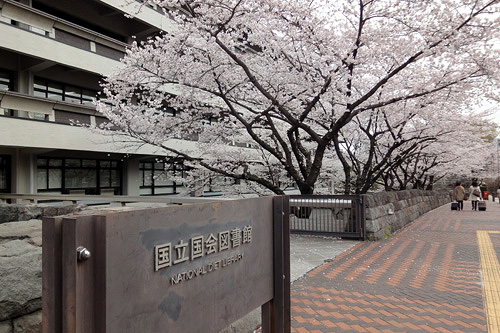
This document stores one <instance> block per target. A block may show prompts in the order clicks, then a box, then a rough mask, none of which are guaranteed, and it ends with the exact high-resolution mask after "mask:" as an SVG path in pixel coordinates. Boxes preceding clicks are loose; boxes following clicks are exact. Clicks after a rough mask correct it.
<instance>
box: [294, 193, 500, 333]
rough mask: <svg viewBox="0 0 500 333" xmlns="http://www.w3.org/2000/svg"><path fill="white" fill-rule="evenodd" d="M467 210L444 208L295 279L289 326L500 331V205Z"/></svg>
mask: <svg viewBox="0 0 500 333" xmlns="http://www.w3.org/2000/svg"><path fill="white" fill-rule="evenodd" d="M464 208H465V211H463V212H457V211H451V210H450V207H449V205H445V206H442V207H440V208H438V209H435V210H433V211H431V212H429V213H427V214H425V215H424V216H422V217H420V218H419V219H418V220H417V221H415V222H414V223H412V224H411V225H410V226H408V227H407V228H405V229H404V230H402V231H401V232H399V233H398V234H396V235H395V236H393V237H392V238H390V239H386V240H381V241H376V242H360V243H358V244H356V245H354V246H352V247H351V248H350V249H349V250H347V251H346V252H344V253H342V254H341V255H339V256H337V257H335V258H334V259H333V260H332V261H330V262H327V263H325V264H323V265H321V266H319V267H317V268H316V269H314V270H312V271H310V272H309V273H307V274H306V275H305V276H304V277H302V278H300V279H298V280H295V281H294V282H293V284H292V286H291V288H292V291H291V293H292V294H291V305H292V309H291V311H292V330H291V331H292V332H316V333H319V332H416V331H418V332H488V331H489V332H500V265H499V263H498V259H497V256H499V255H500V204H499V203H498V202H492V201H488V202H487V210H486V211H485V212H479V211H471V206H470V202H465V203H464ZM292 266H293V265H292Z"/></svg>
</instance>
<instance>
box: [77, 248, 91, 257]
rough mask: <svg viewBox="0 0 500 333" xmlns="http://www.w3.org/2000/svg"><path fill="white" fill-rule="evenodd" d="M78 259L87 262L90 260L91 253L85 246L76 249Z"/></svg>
mask: <svg viewBox="0 0 500 333" xmlns="http://www.w3.org/2000/svg"><path fill="white" fill-rule="evenodd" d="M76 258H77V259H78V261H86V260H88V259H89V258H90V251H89V250H87V249H86V248H85V247H83V246H79V247H77V248H76Z"/></svg>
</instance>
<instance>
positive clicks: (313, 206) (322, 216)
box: [290, 195, 365, 240]
mask: <svg viewBox="0 0 500 333" xmlns="http://www.w3.org/2000/svg"><path fill="white" fill-rule="evenodd" d="M363 199H364V198H363V196H362V195H292V196H290V231H291V232H292V233H306V234H322V235H330V236H337V237H342V238H357V239H360V240H364V239H365V205H364V200H363Z"/></svg>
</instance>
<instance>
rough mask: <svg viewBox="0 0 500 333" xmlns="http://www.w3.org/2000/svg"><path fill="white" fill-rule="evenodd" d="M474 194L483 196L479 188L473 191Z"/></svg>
mask: <svg viewBox="0 0 500 333" xmlns="http://www.w3.org/2000/svg"><path fill="white" fill-rule="evenodd" d="M472 194H473V195H475V196H476V197H480V196H481V192H479V191H478V190H474V191H472Z"/></svg>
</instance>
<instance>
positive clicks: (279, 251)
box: [262, 196, 291, 333]
mask: <svg viewBox="0 0 500 333" xmlns="http://www.w3.org/2000/svg"><path fill="white" fill-rule="evenodd" d="M273 209H274V218H273V230H274V231H273V233H274V234H273V238H274V251H273V252H274V263H273V267H274V297H273V299H272V300H271V301H270V302H268V303H266V304H264V305H263V306H262V332H263V333H275V332H277V333H285V332H290V315H291V314H290V223H289V217H290V197H289V196H278V197H275V198H273Z"/></svg>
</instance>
